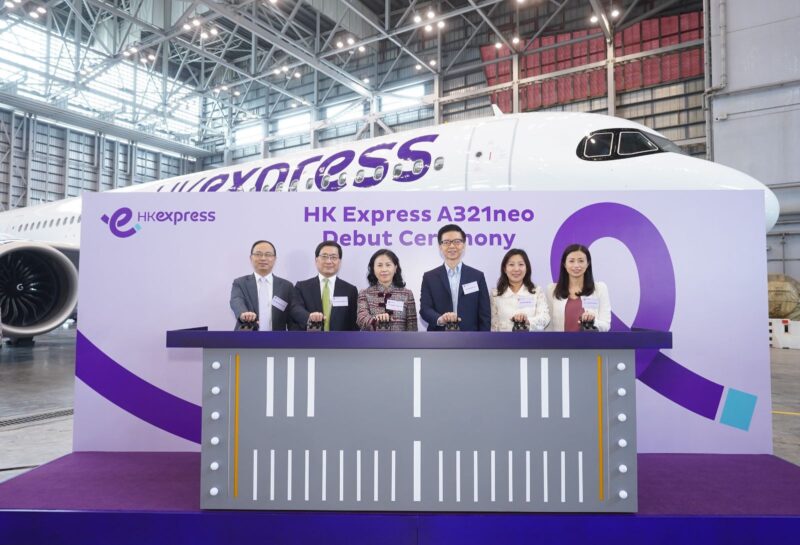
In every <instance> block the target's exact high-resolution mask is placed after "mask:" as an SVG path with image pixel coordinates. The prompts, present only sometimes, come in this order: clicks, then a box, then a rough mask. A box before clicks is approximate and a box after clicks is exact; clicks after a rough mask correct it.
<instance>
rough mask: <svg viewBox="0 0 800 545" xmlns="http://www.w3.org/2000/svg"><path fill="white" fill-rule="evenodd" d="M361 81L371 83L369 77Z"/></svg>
mask: <svg viewBox="0 0 800 545" xmlns="http://www.w3.org/2000/svg"><path fill="white" fill-rule="evenodd" d="M361 81H363V82H364V83H369V78H364V79H362V80H361Z"/></svg>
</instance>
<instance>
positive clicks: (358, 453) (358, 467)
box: [356, 450, 361, 501]
mask: <svg viewBox="0 0 800 545" xmlns="http://www.w3.org/2000/svg"><path fill="white" fill-rule="evenodd" d="M356 501H361V451H360V450H357V451H356Z"/></svg>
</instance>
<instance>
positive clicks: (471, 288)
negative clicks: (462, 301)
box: [461, 281, 478, 295]
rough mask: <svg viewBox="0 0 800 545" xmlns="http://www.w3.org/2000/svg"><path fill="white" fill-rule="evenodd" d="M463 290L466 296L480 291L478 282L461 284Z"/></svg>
mask: <svg viewBox="0 0 800 545" xmlns="http://www.w3.org/2000/svg"><path fill="white" fill-rule="evenodd" d="M461 289H463V290H464V295H468V294H470V293H475V292H476V291H478V282H477V281H475V282H470V283H469V284H461Z"/></svg>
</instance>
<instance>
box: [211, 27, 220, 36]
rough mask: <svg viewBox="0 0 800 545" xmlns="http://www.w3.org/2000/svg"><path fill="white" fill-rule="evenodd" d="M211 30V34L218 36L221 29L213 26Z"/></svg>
mask: <svg viewBox="0 0 800 545" xmlns="http://www.w3.org/2000/svg"><path fill="white" fill-rule="evenodd" d="M210 32H211V35H212V36H216V35H217V34H219V30H217V29H216V28H212V29H211V30H210Z"/></svg>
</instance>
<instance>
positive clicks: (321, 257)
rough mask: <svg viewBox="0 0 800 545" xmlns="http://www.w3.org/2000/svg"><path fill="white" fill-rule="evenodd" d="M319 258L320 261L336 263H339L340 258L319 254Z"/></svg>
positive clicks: (333, 255)
mask: <svg viewBox="0 0 800 545" xmlns="http://www.w3.org/2000/svg"><path fill="white" fill-rule="evenodd" d="M317 257H318V258H319V259H320V261H332V262H334V263H335V262H337V261H339V256H338V255H335V254H319V255H318V256H317Z"/></svg>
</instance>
